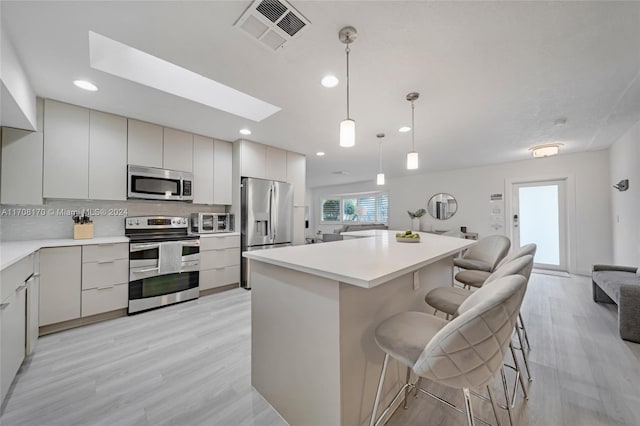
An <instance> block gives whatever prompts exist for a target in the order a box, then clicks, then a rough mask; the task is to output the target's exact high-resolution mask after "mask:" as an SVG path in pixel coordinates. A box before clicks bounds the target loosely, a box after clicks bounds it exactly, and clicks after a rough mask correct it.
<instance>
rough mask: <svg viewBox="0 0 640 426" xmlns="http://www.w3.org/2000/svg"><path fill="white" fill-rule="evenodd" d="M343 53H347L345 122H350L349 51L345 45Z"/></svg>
mask: <svg viewBox="0 0 640 426" xmlns="http://www.w3.org/2000/svg"><path fill="white" fill-rule="evenodd" d="M344 51H345V52H347V120H350V119H351V117H350V116H349V52H351V49H349V45H348V44H347V47H346V48H345V49H344Z"/></svg>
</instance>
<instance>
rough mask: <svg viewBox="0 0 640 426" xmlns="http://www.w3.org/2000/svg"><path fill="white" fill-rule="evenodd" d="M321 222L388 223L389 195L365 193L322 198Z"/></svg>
mask: <svg viewBox="0 0 640 426" xmlns="http://www.w3.org/2000/svg"><path fill="white" fill-rule="evenodd" d="M321 221H322V222H340V223H345V224H347V223H384V224H386V223H388V221H389V196H388V195H387V194H366V195H361V196H346V195H345V196H342V197H336V198H327V199H324V200H322V212H321Z"/></svg>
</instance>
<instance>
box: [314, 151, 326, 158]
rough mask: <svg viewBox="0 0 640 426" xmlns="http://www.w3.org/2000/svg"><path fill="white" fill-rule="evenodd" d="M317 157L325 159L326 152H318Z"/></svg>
mask: <svg viewBox="0 0 640 426" xmlns="http://www.w3.org/2000/svg"><path fill="white" fill-rule="evenodd" d="M316 155H317V156H318V157H323V156H324V152H322V151H318V152H316Z"/></svg>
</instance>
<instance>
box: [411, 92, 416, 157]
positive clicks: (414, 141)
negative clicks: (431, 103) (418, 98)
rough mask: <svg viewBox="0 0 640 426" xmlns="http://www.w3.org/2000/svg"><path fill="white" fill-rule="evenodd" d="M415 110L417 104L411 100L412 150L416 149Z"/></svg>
mask: <svg viewBox="0 0 640 426" xmlns="http://www.w3.org/2000/svg"><path fill="white" fill-rule="evenodd" d="M415 110H416V106H415V104H414V103H413V101H411V151H415V150H416V129H415V117H414V116H415Z"/></svg>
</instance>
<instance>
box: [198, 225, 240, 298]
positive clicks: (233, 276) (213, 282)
mask: <svg viewBox="0 0 640 426" xmlns="http://www.w3.org/2000/svg"><path fill="white" fill-rule="evenodd" d="M239 282H240V236H239V235H211V236H202V237H201V238H200V290H209V289H212V288H216V287H222V286H225V285H229V284H235V283H239Z"/></svg>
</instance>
